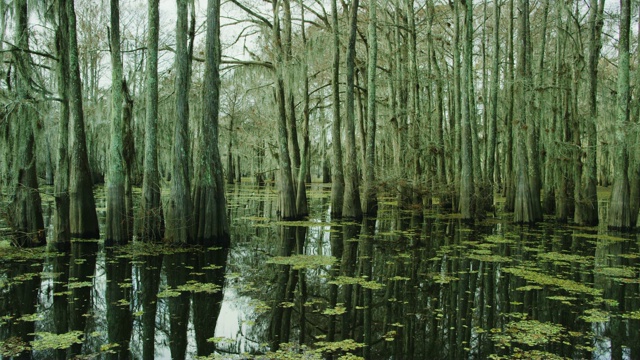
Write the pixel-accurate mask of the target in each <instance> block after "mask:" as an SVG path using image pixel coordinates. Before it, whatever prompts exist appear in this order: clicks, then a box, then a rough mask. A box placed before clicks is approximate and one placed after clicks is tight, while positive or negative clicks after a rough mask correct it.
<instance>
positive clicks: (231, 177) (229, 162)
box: [227, 116, 235, 185]
mask: <svg viewBox="0 0 640 360" xmlns="http://www.w3.org/2000/svg"><path fill="white" fill-rule="evenodd" d="M233 118H234V117H233V116H229V145H228V146H227V184H229V185H233V183H234V181H235V177H234V175H235V174H234V172H235V171H234V170H233V151H232V150H231V149H232V148H233Z"/></svg>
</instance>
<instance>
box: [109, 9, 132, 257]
mask: <svg viewBox="0 0 640 360" xmlns="http://www.w3.org/2000/svg"><path fill="white" fill-rule="evenodd" d="M110 4H111V7H110V8H111V29H110V37H109V38H110V48H111V129H110V133H111V141H110V147H109V168H108V172H107V189H106V198H107V215H106V222H105V245H107V246H111V245H124V244H126V243H127V242H128V241H129V237H130V232H129V230H130V229H128V226H127V224H128V221H127V211H126V206H125V190H124V183H125V171H124V149H123V121H122V101H123V94H122V57H121V55H120V4H119V0H111V2H110Z"/></svg>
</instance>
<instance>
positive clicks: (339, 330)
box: [0, 185, 640, 359]
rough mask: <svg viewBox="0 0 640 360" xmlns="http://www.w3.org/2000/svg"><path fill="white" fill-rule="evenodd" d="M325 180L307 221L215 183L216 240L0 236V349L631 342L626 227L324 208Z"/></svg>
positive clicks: (21, 353) (112, 353)
mask: <svg viewBox="0 0 640 360" xmlns="http://www.w3.org/2000/svg"><path fill="white" fill-rule="evenodd" d="M329 196H330V188H328V187H322V186H319V185H313V186H312V188H311V190H310V191H309V197H310V205H311V209H312V216H311V217H310V220H309V221H302V222H288V223H284V222H278V221H276V220H274V219H275V218H276V217H277V216H276V210H277V209H276V206H277V204H276V202H277V193H276V191H275V190H274V189H273V188H269V187H267V188H257V187H252V186H249V185H242V186H236V187H230V188H229V189H228V194H227V200H228V203H229V214H230V218H231V225H232V226H231V229H232V242H231V243H232V245H231V248H230V249H215V248H211V249H195V250H193V249H185V248H170V247H162V246H159V245H155V246H146V245H142V244H133V245H130V246H127V247H123V248H118V249H105V248H104V246H103V244H102V242H96V241H74V242H73V244H72V246H71V249H70V251H69V252H68V253H66V254H57V253H55V252H53V251H49V252H47V251H45V250H44V249H15V248H11V247H6V246H5V247H2V248H0V355H2V356H3V358H9V357H12V356H13V357H16V358H36V359H51V358H56V357H57V358H69V357H73V356H76V355H79V357H82V358H125V357H127V356H129V357H131V358H136V359H142V358H143V355H144V356H145V357H146V358H158V359H162V358H166V359H169V358H176V359H180V358H185V357H186V358H197V357H199V356H203V357H205V356H206V357H209V358H222V359H227V358H230V359H237V358H265V359H280V358H287V359H298V358H300V359H315V358H319V359H320V358H323V357H324V358H336V359H337V358H344V359H353V358H358V357H365V358H368V359H486V358H495V359H498V358H524V359H553V358H557V359H560V358H568V359H609V358H612V359H638V358H640V261H639V260H638V258H639V257H640V251H639V241H640V240H639V238H638V236H637V235H635V234H633V235H621V234H613V233H608V232H606V231H603V230H602V229H600V230H599V229H597V228H578V227H570V226H561V225H558V224H554V223H550V222H547V223H543V224H541V225H540V226H538V227H535V228H527V227H524V228H521V227H517V226H514V225H512V224H509V222H508V221H506V220H501V219H490V220H489V221H486V222H485V223H483V224H481V225H477V226H475V227H468V226H465V225H461V224H460V222H459V220H457V219H456V217H455V216H443V215H439V214H437V213H435V212H425V213H420V214H417V213H415V212H411V211H408V212H405V211H399V210H398V209H397V208H396V207H395V206H394V203H393V201H392V199H381V200H382V202H381V203H380V210H379V214H378V218H377V219H376V220H375V221H365V222H363V223H362V224H360V223H346V222H343V223H334V222H331V219H330V217H329V209H328V206H329ZM99 206H104V204H102V205H100V204H99ZM418 215H423V216H418ZM365 344H367V345H368V346H365ZM214 351H215V352H214Z"/></svg>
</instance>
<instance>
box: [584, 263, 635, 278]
mask: <svg viewBox="0 0 640 360" xmlns="http://www.w3.org/2000/svg"><path fill="white" fill-rule="evenodd" d="M594 272H595V273H596V274H597V275H604V276H609V277H614V278H635V277H636V272H635V271H634V270H633V268H631V267H628V266H623V267H604V268H596V269H595V271H594Z"/></svg>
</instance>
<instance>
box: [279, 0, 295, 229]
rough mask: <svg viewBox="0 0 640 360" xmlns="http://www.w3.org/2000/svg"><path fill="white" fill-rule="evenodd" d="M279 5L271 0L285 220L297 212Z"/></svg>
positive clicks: (281, 215) (290, 218)
mask: <svg viewBox="0 0 640 360" xmlns="http://www.w3.org/2000/svg"><path fill="white" fill-rule="evenodd" d="M279 5H280V2H279V1H274V2H273V18H274V21H273V35H274V36H273V39H274V43H275V44H274V45H275V46H274V48H275V49H276V61H275V62H276V65H275V67H276V71H275V75H276V81H275V83H276V106H277V107H278V147H279V149H280V151H279V163H280V164H279V165H280V217H281V218H282V219H285V220H294V219H297V218H298V212H297V209H296V191H295V186H294V183H293V175H292V168H291V156H290V151H289V138H288V129H287V126H288V125H287V109H286V104H287V103H286V92H285V78H286V76H287V75H286V74H285V72H286V71H287V70H288V69H287V68H286V65H287V62H286V57H285V54H284V52H285V46H284V45H283V43H282V36H281V33H280V16H279V14H278V13H279V9H278V7H279Z"/></svg>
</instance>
